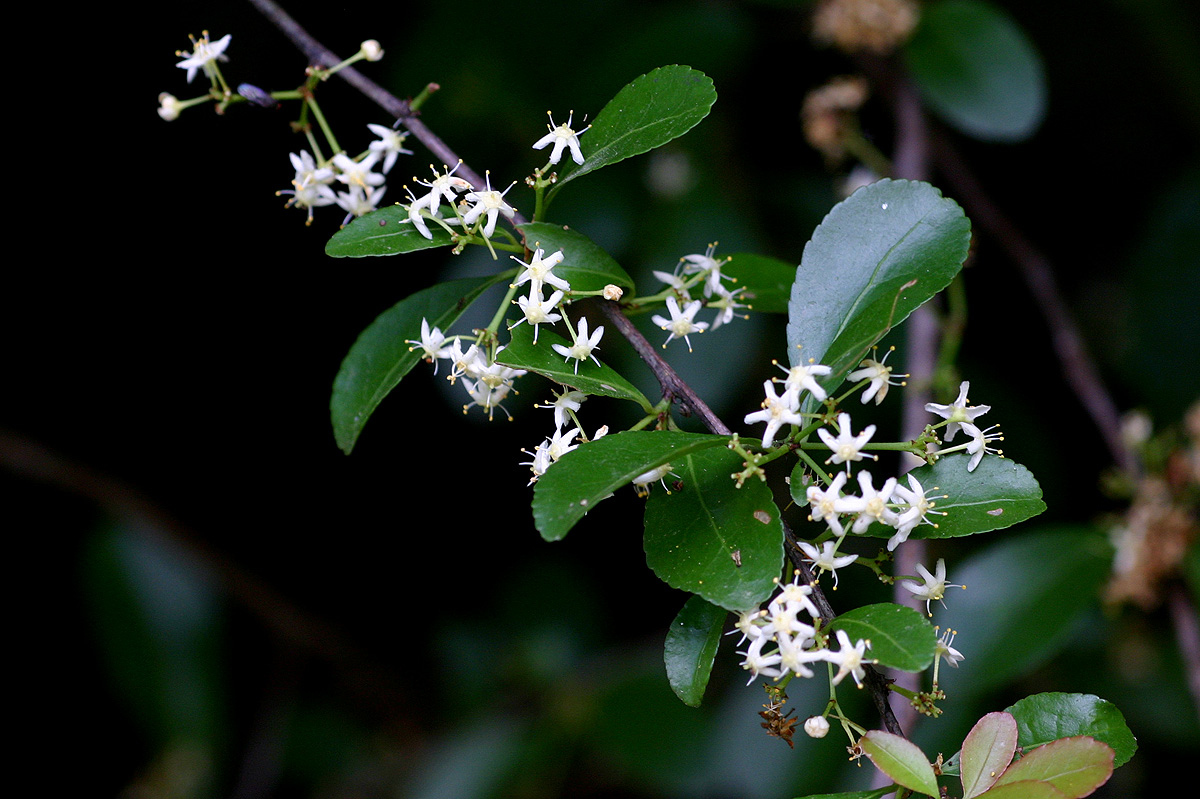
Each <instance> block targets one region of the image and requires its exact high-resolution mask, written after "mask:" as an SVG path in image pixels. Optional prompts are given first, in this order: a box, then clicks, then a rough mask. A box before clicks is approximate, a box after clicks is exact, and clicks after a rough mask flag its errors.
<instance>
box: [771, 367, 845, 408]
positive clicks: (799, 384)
mask: <svg viewBox="0 0 1200 799" xmlns="http://www.w3.org/2000/svg"><path fill="white" fill-rule="evenodd" d="M773 363H774V364H775V365H776V366H778V367H779V368H780V369H783V371H785V372H787V377H786V378H784V380H783V387H784V389H785V390H786V391H788V392H789V393H791V394H794V395H795V396H796V398H797V402H798V401H799V397H800V392H801V391H805V390H807V391H808V392H809V393H811V394H812V395H813V396H814V397H816V398H817V399H818V400H820V401H821V402H824V401H825V397H826V394H825V389H823V388H821V385H820V384H819V383H818V382H817V381H816V377H817V376H821V375H827V374H829V373H830V372H831V371H832V370H831V368H830V367H828V366H824V365H822V364H819V363H814V362H813V359H812V358H809V359H808V363H802V364H800V365H799V366H793V367H791V368H790V369H787V368H784V366H783V364H781V363H779V362H778V361H774V362H773Z"/></svg>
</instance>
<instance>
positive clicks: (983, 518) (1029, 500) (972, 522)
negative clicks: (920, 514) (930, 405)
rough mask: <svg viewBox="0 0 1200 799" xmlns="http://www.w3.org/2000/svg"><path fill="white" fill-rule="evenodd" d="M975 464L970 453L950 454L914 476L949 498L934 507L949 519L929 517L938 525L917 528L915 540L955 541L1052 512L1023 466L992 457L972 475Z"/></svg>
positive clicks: (875, 529)
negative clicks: (958, 537) (1045, 511)
mask: <svg viewBox="0 0 1200 799" xmlns="http://www.w3.org/2000/svg"><path fill="white" fill-rule="evenodd" d="M970 460H971V456H970V455H962V454H956V455H946V456H944V457H941V458H938V460H937V462H936V463H934V464H932V465H929V466H921V467H918V468H916V469H913V470H912V471H911V472H910V474H911V475H912V476H913V477H914V478H915V479H916V480H917V481H918V482H919V483H920V484H921V487H922V488H924V489H925V491H926V494H927V495H928V496H935V495H942V494H944V495H946V498H945V499H939V500H936V501H935V502H934V506H933V508H934V511H936V512H944V513H945V514H946V515H945V516H940V515H937V514H936V513H931V514H929V516H927V517H926V518H927V519H929V520H931V521H933V522H934V523H935V525H936V526H935V525H934V524H921V525H917V527H916V528H914V529H913V531H912V534H911V535H909V538H954V537H957V536H963V535H974V534H975V533H986V532H988V531H990V530H1001V529H1003V528H1005V527H1011V526H1013V525H1014V524H1017V523H1018V522H1023V521H1025V520H1026V519H1031V518H1033V517H1034V516H1037V515H1038V514H1039V513H1041V512H1042V511H1044V510H1045V509H1046V503H1045V502H1043V501H1042V487H1041V486H1040V485H1039V484H1038V481H1037V480H1036V479H1034V476H1033V473H1032V472H1030V471H1029V470H1028V469H1026V468H1025V467H1024V466H1022V465H1021V464H1019V463H1016V462H1014V461H1011V460H1009V459H1007V458H999V457H992V456H990V455H989V456H987V457H985V458H984V459H983V460H981V461H980V462H979V466H977V467H976V468H975V471H973V472H968V471H967V464H968V463H969V462H970ZM935 489H936V490H935ZM895 532H896V531H895V530H894V529H892V528H890V527H887V526H885V525H882V524H873V525H871V526H870V527H868V528H867V529H866V530H865V531H864V532H863V535H869V536H875V537H876V538H887V537H888V536H891V535H894V534H895Z"/></svg>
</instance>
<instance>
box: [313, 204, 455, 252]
mask: <svg viewBox="0 0 1200 799" xmlns="http://www.w3.org/2000/svg"><path fill="white" fill-rule="evenodd" d="M427 221H428V220H427ZM428 227H429V232H430V233H432V234H433V238H432V239H427V238H425V237H424V236H422V235H421V234H420V232H418V231H417V229H416V228H414V227H413V226H412V225H411V224H410V223H409V222H408V212H407V211H405V210H404V209H403V208H401V207H400V206H399V205H389V206H386V207H384V208H380V209H378V210H376V211H371V212H370V213H367V214H363V215H362V216H360V217H358V218H357V219H352V220H351V221H350V224H348V225H346V226H345V227H344V228H342V229H341V230H339V231H338V232H337V233H334V234H333V237H332V238H330V239H329V241H328V242H326V244H325V254H326V255H330V256H333V257H334V258H363V257H366V256H370V255H398V254H399V253H404V252H416V251H417V250H431V249H433V248H435V247H449V246H450V245H451V244H453V242H452V241H451V240H450V234H449V233H447V232H446V230H445V228H443V227H442V226H441V225H439V224H437V223H436V222H428Z"/></svg>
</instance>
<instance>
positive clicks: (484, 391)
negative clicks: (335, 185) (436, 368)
mask: <svg viewBox="0 0 1200 799" xmlns="http://www.w3.org/2000/svg"><path fill="white" fill-rule="evenodd" d="M463 387H464V388H465V389H466V390H467V394H469V395H470V397H471V401H470V402H468V403H467V404H466V405H464V406H463V413H464V414H465V413H466V412H467V411H468V410H469V409H470V408H471V407H473V406H475V405H478V406H479V407H481V408H483V409H484V410H485V411H487V415H488V420H489V421H490V420H491V419H492V413H493V411H495V409H496V408H499V409H500V410H502V411H504V413H505V414H506V415H507V416H508V418H509V419H510V420H511V419H512V414H510V413H509V412H508V411H507V410H506V409H505V407H504V406H503V405H501V404H500V403H501V402H503V401H504V398H505V397H507V396H508V392H510V391H512V383H509V382H503V383H500V384H499V385H495V386H491V385H488V383H487V382H486V381H484V380H474V381H472V380H464V381H463Z"/></svg>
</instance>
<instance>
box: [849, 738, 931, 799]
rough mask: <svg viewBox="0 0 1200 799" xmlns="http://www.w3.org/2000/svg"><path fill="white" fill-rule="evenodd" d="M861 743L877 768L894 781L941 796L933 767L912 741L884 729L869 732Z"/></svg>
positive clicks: (920, 791)
mask: <svg viewBox="0 0 1200 799" xmlns="http://www.w3.org/2000/svg"><path fill="white" fill-rule="evenodd" d="M858 743H859V745H860V746H861V747H862V750H863V753H864V754H865V755H866V756H867V757H869V758H871V762H872V763H874V764H875V767H876V768H878V769H879V770H880V771H882V772H883V773H884V774H886V775H887V776H888V777H889V778H891V780H892V781H893V782H895V783H897V784H899V785H903V786H904V787H905V788H908V789H910V790H913V791H917V792H919V793H923V794H926V795H927V796H937V795H938V786H937V777H935V776H934V773H933V766H931V765H929V758H928V757H926V756H925V753H924V752H922V751H921V749H920V747H918V746H917V745H916V744H915V743H913V742H912V741H910V740H908V739H907V738H902V737H900V736H899V735H893V734H892V733H890V732H885V731H883V730H869V731H868V732H867V734H866V735H864V736H863V737H862V738H860V739H859V742H858Z"/></svg>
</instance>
